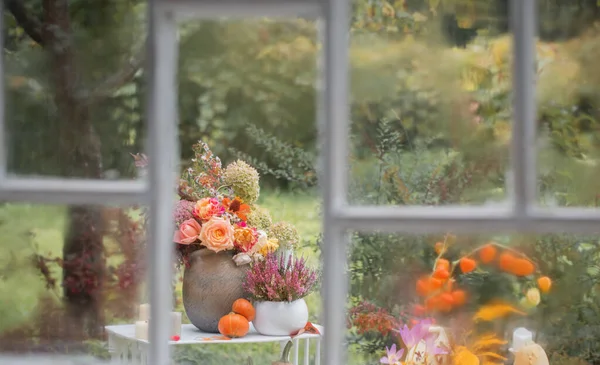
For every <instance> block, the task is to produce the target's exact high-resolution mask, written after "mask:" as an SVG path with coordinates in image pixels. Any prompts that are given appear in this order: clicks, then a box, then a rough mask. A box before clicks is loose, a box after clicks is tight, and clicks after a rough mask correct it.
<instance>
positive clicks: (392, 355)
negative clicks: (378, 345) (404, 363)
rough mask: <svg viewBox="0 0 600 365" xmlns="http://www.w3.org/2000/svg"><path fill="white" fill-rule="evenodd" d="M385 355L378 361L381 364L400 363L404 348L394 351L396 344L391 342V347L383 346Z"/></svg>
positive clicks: (392, 364) (395, 364) (397, 364)
mask: <svg viewBox="0 0 600 365" xmlns="http://www.w3.org/2000/svg"><path fill="white" fill-rule="evenodd" d="M385 352H386V356H384V357H382V358H381V359H380V360H379V362H380V363H382V364H389V365H399V364H400V363H401V359H402V355H403V354H404V349H400V350H399V351H396V344H393V345H392V347H391V348H388V347H386V348H385Z"/></svg>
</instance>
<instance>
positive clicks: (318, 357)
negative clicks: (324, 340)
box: [315, 337, 321, 365]
mask: <svg viewBox="0 0 600 365" xmlns="http://www.w3.org/2000/svg"><path fill="white" fill-rule="evenodd" d="M315 365H321V337H319V338H317V348H316V351H315Z"/></svg>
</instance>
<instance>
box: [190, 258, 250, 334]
mask: <svg viewBox="0 0 600 365" xmlns="http://www.w3.org/2000/svg"><path fill="white" fill-rule="evenodd" d="M248 268H249V265H242V266H237V265H236V264H235V262H234V261H233V253H231V251H222V252H218V253H215V252H213V251H211V250H209V249H201V250H198V251H194V252H192V253H191V254H190V256H189V266H187V267H186V268H185V271H184V274H183V293H182V294H183V306H184V308H185V313H186V314H187V316H188V318H189V319H190V322H192V324H193V325H194V326H196V327H198V329H200V330H201V331H203V332H208V333H219V328H218V324H219V319H221V317H223V316H224V315H226V314H227V313H229V312H231V306H232V305H233V302H234V301H235V300H236V299H239V298H243V297H244V294H245V293H244V289H243V288H242V285H243V283H244V278H245V275H246V270H248Z"/></svg>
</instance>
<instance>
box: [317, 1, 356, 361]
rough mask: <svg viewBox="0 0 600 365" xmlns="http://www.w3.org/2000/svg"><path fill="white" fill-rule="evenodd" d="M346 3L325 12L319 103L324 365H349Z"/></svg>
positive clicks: (330, 4) (329, 4) (332, 3)
mask: <svg viewBox="0 0 600 365" xmlns="http://www.w3.org/2000/svg"><path fill="white" fill-rule="evenodd" d="M349 12H350V3H349V1H347V0H329V1H327V7H326V9H325V24H324V34H323V35H324V40H323V43H324V47H323V52H324V54H323V57H324V58H323V63H324V65H323V66H324V67H323V75H322V81H324V84H323V92H321V93H320V96H321V98H322V99H321V100H320V102H319V103H318V105H319V106H320V107H322V108H323V111H322V112H320V113H319V117H320V118H321V120H319V123H318V125H319V127H320V129H321V130H320V133H319V137H320V140H319V142H320V143H319V145H320V147H321V150H322V154H321V160H320V161H321V166H320V167H321V172H322V173H321V189H322V194H323V199H324V211H323V213H324V214H323V242H324V247H323V256H324V257H323V261H324V263H323V264H324V285H323V296H324V297H323V303H324V306H323V318H324V325H325V328H326V330H325V334H324V337H325V339H324V345H325V346H324V348H325V351H324V354H322V356H323V361H322V363H323V364H344V363H346V362H345V354H346V351H345V348H344V346H343V344H344V336H345V335H344V334H345V323H346V321H345V311H344V306H345V302H346V296H347V283H346V282H347V273H346V260H347V259H346V250H347V249H346V247H347V243H348V239H347V237H346V234H345V232H344V231H343V229H342V227H341V225H339V224H338V223H339V222H338V221H337V219H336V218H337V217H336V211H337V208H338V207H341V206H344V205H345V203H346V198H347V196H346V190H347V185H348V182H347V180H348V179H347V165H348V160H347V155H348V153H347V151H348V138H349V134H348V129H349V128H348V124H349V119H350V115H349V103H348V94H349V89H348V86H349V81H348V78H349V72H348V70H349V59H348V54H349V44H348V34H349V32H348V26H349V24H348V19H349Z"/></svg>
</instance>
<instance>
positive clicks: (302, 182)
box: [229, 124, 316, 189]
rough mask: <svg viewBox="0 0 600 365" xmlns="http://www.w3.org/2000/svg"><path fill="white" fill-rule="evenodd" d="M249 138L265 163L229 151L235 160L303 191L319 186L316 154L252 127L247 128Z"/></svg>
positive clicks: (240, 153) (232, 150)
mask: <svg viewBox="0 0 600 365" xmlns="http://www.w3.org/2000/svg"><path fill="white" fill-rule="evenodd" d="M246 136H247V137H248V139H250V140H251V141H252V142H254V143H255V144H256V146H257V147H258V149H260V150H261V151H262V153H261V156H262V159H260V160H259V159H258V158H256V157H253V156H250V155H249V154H247V153H244V152H242V151H240V150H238V149H237V148H230V149H229V151H230V153H231V154H232V155H233V156H236V157H237V158H239V159H242V160H244V161H248V163H250V164H251V165H252V166H256V168H257V169H259V171H260V172H261V174H263V175H267V176H271V177H274V178H276V179H280V180H284V181H287V182H290V183H293V184H294V185H296V186H298V187H300V188H302V189H307V188H311V187H313V186H314V185H315V184H316V173H315V162H316V157H315V155H314V153H312V152H310V151H306V150H305V149H302V148H299V147H296V146H294V145H292V144H290V143H288V142H284V141H282V140H280V139H279V138H276V137H275V136H273V135H272V134H270V133H267V132H266V131H265V130H263V129H260V128H258V127H256V126H255V125H252V124H250V125H248V126H247V127H246ZM271 166H276V167H271Z"/></svg>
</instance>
